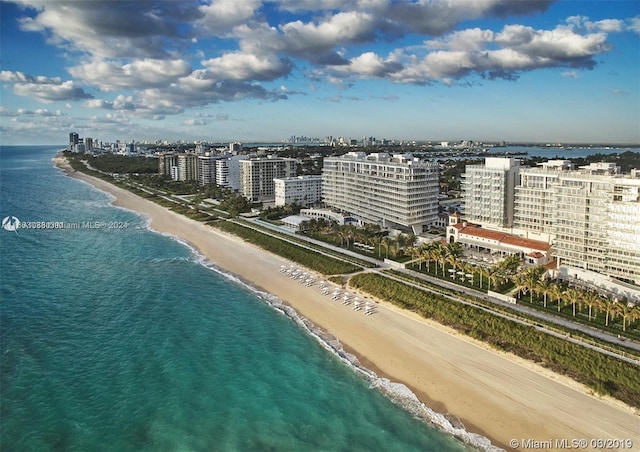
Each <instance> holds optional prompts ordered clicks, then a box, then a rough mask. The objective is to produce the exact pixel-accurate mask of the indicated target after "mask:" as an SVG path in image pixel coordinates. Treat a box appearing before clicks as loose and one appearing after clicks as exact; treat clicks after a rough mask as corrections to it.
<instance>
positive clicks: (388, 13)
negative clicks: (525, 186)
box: [0, 0, 640, 144]
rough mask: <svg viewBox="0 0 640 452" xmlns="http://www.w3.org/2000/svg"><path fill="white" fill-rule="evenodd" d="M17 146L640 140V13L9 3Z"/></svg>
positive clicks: (0, 83) (286, 3) (1, 116)
mask: <svg viewBox="0 0 640 452" xmlns="http://www.w3.org/2000/svg"><path fill="white" fill-rule="evenodd" d="M0 8H1V17H2V19H1V20H2V27H1V32H0V33H1V36H0V38H1V41H0V42H1V43H2V44H1V45H2V60H1V65H0V66H1V72H0V90H1V91H0V139H1V142H2V144H54V143H58V142H59V137H60V136H65V135H66V133H68V131H69V130H76V131H77V132H78V133H79V134H80V135H81V136H92V137H97V138H98V139H100V140H104V141H115V140H116V139H126V140H158V139H160V140H177V139H184V138H185V137H190V138H192V139H193V140H206V141H234V140H238V139H241V140H243V141H247V142H249V141H254V142H255V141H278V140H281V139H283V138H285V137H288V136H290V135H293V134H295V135H307V136H317V137H321V136H325V135H333V136H345V137H351V138H361V137H362V136H375V137H378V138H387V139H406V140H424V139H443V140H446V139H452V140H453V139H470V140H484V141H498V140H505V141H519V142H522V141H531V142H573V143H581V142H582V143H586V142H598V143H607V142H608V143H629V144H632V143H639V142H640V127H639V126H638V124H640V86H639V83H638V80H640V57H639V55H640V39H639V38H640V6H639V4H638V2H637V1H635V0H621V1H616V2H606V1H551V0H537V1H521V2H513V1H504V0H486V1H474V2H472V1H470V0H469V1H451V2H439V1H435V2H390V1H385V0H378V1H364V0H353V1H337V0H322V1H313V2H310V1H304V0H280V1H261V0H247V1H244V2H236V1H232V0H220V1H213V2H197V1H182V2H174V1H169V2H165V1H161V2H124V1H104V2H103V1H74V2H65V1H60V2H47V1H44V0H19V1H18V0H15V1H10V2H9V1H2V2H1V3H0Z"/></svg>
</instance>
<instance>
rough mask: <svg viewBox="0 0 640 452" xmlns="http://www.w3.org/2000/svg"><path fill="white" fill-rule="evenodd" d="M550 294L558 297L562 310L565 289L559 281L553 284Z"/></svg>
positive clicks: (557, 300)
mask: <svg viewBox="0 0 640 452" xmlns="http://www.w3.org/2000/svg"><path fill="white" fill-rule="evenodd" d="M549 295H551V296H552V297H553V298H555V299H556V302H557V303H558V312H560V307H561V304H560V300H561V299H562V295H564V291H563V290H562V286H561V285H560V284H558V283H554V284H553V285H552V286H551V291H550V292H549Z"/></svg>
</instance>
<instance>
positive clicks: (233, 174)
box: [215, 155, 249, 191]
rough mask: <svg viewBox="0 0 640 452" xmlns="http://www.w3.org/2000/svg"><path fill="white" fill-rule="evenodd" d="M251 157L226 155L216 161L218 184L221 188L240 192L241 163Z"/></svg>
mask: <svg viewBox="0 0 640 452" xmlns="http://www.w3.org/2000/svg"><path fill="white" fill-rule="evenodd" d="M248 158H249V157H248V156H246V155H233V156H230V155H225V156H224V157H223V158H221V159H220V160H217V161H216V163H215V164H216V184H217V185H218V186H219V187H226V188H230V189H231V190H233V191H240V186H241V183H240V162H241V161H242V160H246V159H248Z"/></svg>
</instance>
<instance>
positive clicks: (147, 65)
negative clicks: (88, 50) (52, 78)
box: [69, 58, 191, 91]
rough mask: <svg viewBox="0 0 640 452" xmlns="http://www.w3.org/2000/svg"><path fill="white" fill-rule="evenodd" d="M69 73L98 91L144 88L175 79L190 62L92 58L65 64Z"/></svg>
mask: <svg viewBox="0 0 640 452" xmlns="http://www.w3.org/2000/svg"><path fill="white" fill-rule="evenodd" d="M69 73H70V74H71V75H73V76H74V77H76V78H79V79H82V80H83V81H85V82H86V83H91V84H93V85H95V86H98V87H99V88H100V90H102V91H114V90H116V89H121V88H126V89H144V88H149V87H154V86H164V85H167V84H170V83H173V82H176V81H177V80H178V79H179V78H180V77H184V76H186V75H188V74H189V73H191V66H190V65H189V63H187V62H186V61H184V60H182V59H172V60H157V59H150V58H145V59H141V60H135V61H133V62H131V63H128V64H122V63H120V62H118V61H114V60H94V61H90V62H87V63H84V64H80V65H78V66H74V67H71V68H69Z"/></svg>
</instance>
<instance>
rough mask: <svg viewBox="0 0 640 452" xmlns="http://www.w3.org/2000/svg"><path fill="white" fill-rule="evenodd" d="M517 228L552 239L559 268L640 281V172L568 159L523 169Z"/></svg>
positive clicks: (517, 195)
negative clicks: (579, 164) (580, 164)
mask: <svg viewBox="0 0 640 452" xmlns="http://www.w3.org/2000/svg"><path fill="white" fill-rule="evenodd" d="M514 218H515V219H514V233H516V234H518V235H526V236H527V237H529V238H536V239H542V240H546V241H548V242H549V243H553V254H554V256H555V257H556V259H557V261H558V267H569V268H574V269H581V270H584V271H593V272H596V273H599V274H603V275H606V276H608V277H612V278H616V279H619V280H622V281H627V282H633V283H634V284H638V285H640V221H639V220H640V172H639V171H635V170H634V171H632V172H631V174H626V175H625V174H620V168H619V167H617V166H616V165H615V164H614V163H608V162H598V163H592V164H590V165H588V166H583V167H580V168H579V169H577V170H576V169H574V167H573V165H571V162H570V161H568V160H551V161H549V162H546V163H543V164H542V165H541V167H540V168H522V169H521V170H520V184H519V185H518V186H516V188H515V213H514Z"/></svg>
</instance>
